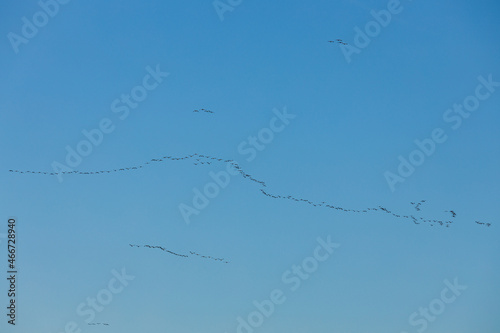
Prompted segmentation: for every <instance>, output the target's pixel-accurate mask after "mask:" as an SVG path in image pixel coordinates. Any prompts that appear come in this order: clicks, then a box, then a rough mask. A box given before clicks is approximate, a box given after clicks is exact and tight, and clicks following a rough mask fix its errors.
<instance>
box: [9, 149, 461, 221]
mask: <svg viewBox="0 0 500 333" xmlns="http://www.w3.org/2000/svg"><path fill="white" fill-rule="evenodd" d="M167 160H170V161H182V160H192V162H193V164H194V165H201V164H203V165H205V164H206V165H211V164H212V163H213V162H221V163H229V164H230V165H231V166H232V167H233V168H234V169H235V170H237V171H238V172H239V173H240V174H241V175H242V176H243V178H245V179H248V180H250V181H252V182H254V183H257V184H258V185H259V186H261V187H264V188H265V187H267V185H266V183H265V182H264V181H261V180H258V179H256V178H254V177H253V176H252V175H250V174H248V173H247V172H245V171H244V170H243V169H242V168H241V166H240V165H239V164H238V163H237V162H236V161H234V160H230V159H223V158H220V157H215V156H210V155H204V154H198V153H194V154H190V155H185V156H181V157H174V156H163V157H161V158H153V159H151V160H150V161H148V162H145V163H144V164H141V165H137V166H133V167H128V168H120V169H112V170H101V171H88V172H83V171H71V172H61V174H83V175H94V174H103V173H112V172H122V171H132V170H138V169H141V168H143V167H145V166H148V165H150V164H153V163H159V162H165V161H167ZM9 171H10V172H17V173H32V174H45V175H58V173H55V172H41V171H38V172H36V171H19V170H9ZM260 191H261V192H262V193H263V194H264V195H266V196H268V197H271V198H280V199H287V200H292V201H297V202H305V203H307V204H310V205H312V206H314V207H326V208H333V209H336V210H340V211H343V212H350V213H366V212H368V211H380V212H385V213H388V214H391V215H393V216H394V217H397V218H403V219H408V220H411V221H413V223H415V224H420V223H421V222H428V223H430V225H431V226H434V224H433V223H436V224H439V225H446V226H447V227H448V225H449V224H451V223H452V221H442V220H438V219H424V218H423V217H418V218H417V217H415V216H413V215H402V214H395V213H392V212H391V211H389V210H388V209H386V208H383V207H381V206H379V207H378V208H366V209H361V210H359V209H358V210H357V209H347V208H343V207H336V206H333V205H329V204H327V203H326V202H321V203H314V202H312V201H309V200H307V199H301V198H295V197H292V196H290V195H289V196H284V195H271V194H269V193H268V192H266V191H264V190H263V189H260ZM424 202H425V200H421V201H420V202H411V203H410V204H412V205H414V208H415V209H416V210H417V211H420V210H421V209H420V206H421V204H422V203H424ZM446 212H450V213H451V214H452V217H455V216H456V213H455V212H454V211H452V210H450V211H446Z"/></svg>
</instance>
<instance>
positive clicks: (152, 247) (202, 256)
mask: <svg viewBox="0 0 500 333" xmlns="http://www.w3.org/2000/svg"><path fill="white" fill-rule="evenodd" d="M129 246H130V247H141V246H140V245H136V244H129ZM142 247H147V248H150V249H160V250H162V251H165V252H168V253H170V254H173V255H176V256H178V257H184V258H187V257H189V256H188V255H185V254H179V253H175V252H172V251H169V250H167V249H165V248H164V247H162V246H158V245H148V244H146V245H143V246H142ZM189 253H191V254H193V255H196V256H199V257H201V258H205V259H212V260H216V261H220V262H223V263H225V264H229V261H227V260H226V259H224V258H214V257H212V256H205V255H201V254H199V253H196V252H193V251H189Z"/></svg>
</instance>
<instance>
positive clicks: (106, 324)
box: [88, 323, 109, 326]
mask: <svg viewBox="0 0 500 333" xmlns="http://www.w3.org/2000/svg"><path fill="white" fill-rule="evenodd" d="M88 325H104V326H109V324H108V323H88Z"/></svg>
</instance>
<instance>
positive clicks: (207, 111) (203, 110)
mask: <svg viewBox="0 0 500 333" xmlns="http://www.w3.org/2000/svg"><path fill="white" fill-rule="evenodd" d="M193 112H206V113H214V112H213V111H210V110H205V109H199V110H194V111H193Z"/></svg>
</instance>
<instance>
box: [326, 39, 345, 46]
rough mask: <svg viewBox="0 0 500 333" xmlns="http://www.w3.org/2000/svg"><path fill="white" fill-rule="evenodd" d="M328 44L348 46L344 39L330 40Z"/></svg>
mask: <svg viewBox="0 0 500 333" xmlns="http://www.w3.org/2000/svg"><path fill="white" fill-rule="evenodd" d="M328 43H338V44H342V45H347V43H346V42H344V41H343V40H342V39H336V40H329V41H328Z"/></svg>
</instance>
